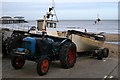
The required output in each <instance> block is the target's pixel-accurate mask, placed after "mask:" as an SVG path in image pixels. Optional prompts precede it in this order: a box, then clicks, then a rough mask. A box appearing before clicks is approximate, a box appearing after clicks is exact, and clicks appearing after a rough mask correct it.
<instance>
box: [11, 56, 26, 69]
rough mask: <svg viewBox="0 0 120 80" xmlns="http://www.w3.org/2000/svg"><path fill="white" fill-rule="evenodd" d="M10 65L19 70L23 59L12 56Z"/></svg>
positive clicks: (22, 64)
mask: <svg viewBox="0 0 120 80" xmlns="http://www.w3.org/2000/svg"><path fill="white" fill-rule="evenodd" d="M11 64H12V66H13V68H14V69H21V68H22V67H23V66H24V64H25V59H24V57H22V56H13V57H12V59H11Z"/></svg>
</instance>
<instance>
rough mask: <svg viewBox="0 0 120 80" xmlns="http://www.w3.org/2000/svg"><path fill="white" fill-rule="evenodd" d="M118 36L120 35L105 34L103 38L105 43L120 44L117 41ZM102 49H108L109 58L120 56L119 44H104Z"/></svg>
mask: <svg viewBox="0 0 120 80" xmlns="http://www.w3.org/2000/svg"><path fill="white" fill-rule="evenodd" d="M119 36H120V34H119V35H118V34H106V35H105V37H106V41H108V42H118V41H119V42H120V40H119ZM104 47H107V48H109V52H110V53H109V54H110V55H109V57H115V58H117V57H118V54H120V50H119V47H120V44H111V43H105V44H104Z"/></svg>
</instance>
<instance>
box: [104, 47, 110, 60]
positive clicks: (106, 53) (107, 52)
mask: <svg viewBox="0 0 120 80" xmlns="http://www.w3.org/2000/svg"><path fill="white" fill-rule="evenodd" d="M102 53H103V55H104V57H105V58H107V57H108V55H109V49H108V48H104V49H103V50H102Z"/></svg>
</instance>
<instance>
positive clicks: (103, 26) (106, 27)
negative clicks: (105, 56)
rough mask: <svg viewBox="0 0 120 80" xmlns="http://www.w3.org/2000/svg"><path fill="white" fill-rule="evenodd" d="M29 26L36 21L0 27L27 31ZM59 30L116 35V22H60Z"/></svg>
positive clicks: (35, 24) (33, 24)
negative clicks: (82, 30)
mask: <svg viewBox="0 0 120 80" xmlns="http://www.w3.org/2000/svg"><path fill="white" fill-rule="evenodd" d="M31 26H37V22H36V21H32V20H31V21H29V23H25V24H23V23H19V24H4V25H0V27H7V28H11V29H22V30H25V29H28V28H30V27H31ZM57 27H59V28H60V29H63V28H67V29H69V28H73V29H87V31H88V32H97V33H98V32H105V33H115V34H116V33H118V21H117V20H103V21H101V22H100V23H98V24H94V21H92V20H61V21H59V23H58V24H57Z"/></svg>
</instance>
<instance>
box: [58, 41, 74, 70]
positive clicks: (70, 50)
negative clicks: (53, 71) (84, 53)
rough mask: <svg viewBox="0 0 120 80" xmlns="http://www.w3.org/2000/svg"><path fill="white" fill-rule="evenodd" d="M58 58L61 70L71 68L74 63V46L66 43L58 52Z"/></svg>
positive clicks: (71, 43)
mask: <svg viewBox="0 0 120 80" xmlns="http://www.w3.org/2000/svg"><path fill="white" fill-rule="evenodd" d="M59 58H60V63H61V65H62V67H63V68H66V69H68V68H72V67H73V66H74V64H75V62H76V45H75V44H74V43H73V42H66V43H65V44H64V45H63V46H62V48H61V50H60V55H59Z"/></svg>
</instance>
